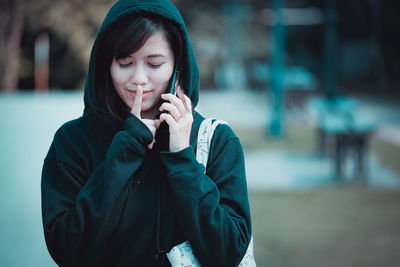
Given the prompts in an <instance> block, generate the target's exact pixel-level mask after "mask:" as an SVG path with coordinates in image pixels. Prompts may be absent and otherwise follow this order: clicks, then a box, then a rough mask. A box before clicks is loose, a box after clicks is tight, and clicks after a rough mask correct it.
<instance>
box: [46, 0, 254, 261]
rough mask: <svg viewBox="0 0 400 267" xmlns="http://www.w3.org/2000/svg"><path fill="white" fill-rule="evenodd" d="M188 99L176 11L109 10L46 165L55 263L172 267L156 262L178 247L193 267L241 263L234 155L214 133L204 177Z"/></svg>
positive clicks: (240, 184)
mask: <svg viewBox="0 0 400 267" xmlns="http://www.w3.org/2000/svg"><path fill="white" fill-rule="evenodd" d="M175 72H177V83H175V84H172V86H173V87H174V88H175V90H176V91H177V94H176V95H175V94H171V93H169V89H170V87H171V80H172V77H173V76H174V73H175ZM198 97H199V73H198V66H197V63H196V59H195V56H194V53H193V50H192V46H191V43H190V39H189V36H188V33H187V31H186V27H185V24H184V22H183V19H182V17H181V15H180V14H179V12H178V10H177V9H176V8H175V7H174V6H173V5H172V4H171V3H170V2H169V1H167V0H154V1H145V0H144V1H135V0H120V1H118V2H117V3H116V4H115V5H114V6H113V7H112V9H111V10H110V11H109V13H108V14H107V16H106V18H105V20H104V22H103V25H102V27H101V29H100V31H99V33H98V35H97V38H96V41H95V42H94V45H93V49H92V53H91V58H90V65H89V73H88V76H87V82H86V86H85V95H84V102H85V110H84V112H83V115H82V116H81V117H80V118H78V119H76V120H73V121H70V122H67V123H65V124H64V125H63V126H62V127H61V128H60V129H59V130H58V131H57V132H56V134H55V136H54V140H53V142H52V144H51V147H50V149H49V152H48V154H47V156H46V158H45V161H44V166H43V173H42V211H43V225H44V233H45V239H46V243H47V247H48V249H49V251H50V254H51V256H52V257H53V259H54V260H55V262H56V263H57V264H59V265H62V266H170V263H169V262H168V259H167V258H166V253H167V252H168V251H170V250H171V248H173V247H174V246H176V245H178V244H180V243H182V242H184V241H186V240H188V241H189V243H190V244H191V247H192V249H193V252H194V254H195V255H196V257H197V258H198V259H199V261H200V262H201V264H202V265H203V266H236V265H237V264H238V263H239V262H240V260H241V259H242V257H243V255H244V254H245V252H246V249H247V247H248V245H249V242H250V237H251V223H250V210H249V203H248V196H247V186H246V178H245V169H244V159H243V151H242V148H241V145H240V142H239V139H238V138H237V137H236V135H235V134H234V133H233V131H232V130H231V129H230V128H229V126H227V125H219V126H218V127H217V129H216V130H215V133H214V136H213V139H212V143H211V148H210V154H209V160H208V164H207V168H206V173H204V171H205V169H204V167H203V166H202V165H201V164H200V163H198V162H197V160H196V143H197V133H198V129H199V125H200V123H201V122H202V121H203V120H204V118H203V117H202V116H201V115H200V114H199V113H197V112H196V111H194V107H195V106H196V104H197V102H198Z"/></svg>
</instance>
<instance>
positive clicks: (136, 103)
mask: <svg viewBox="0 0 400 267" xmlns="http://www.w3.org/2000/svg"><path fill="white" fill-rule="evenodd" d="M142 95H143V89H142V86H140V85H138V86H137V89H136V95H135V99H134V100H133V106H132V109H131V113H132V114H133V115H135V116H136V117H138V118H140V112H141V110H142Z"/></svg>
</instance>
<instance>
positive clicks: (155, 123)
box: [131, 85, 160, 149]
mask: <svg viewBox="0 0 400 267" xmlns="http://www.w3.org/2000/svg"><path fill="white" fill-rule="evenodd" d="M142 96H143V88H142V86H140V85H138V86H137V90H136V95H135V100H134V101H133V106H132V109H131V113H132V114H133V115H135V116H136V117H137V118H138V119H139V120H141V121H142V122H143V123H144V124H145V125H146V126H147V127H148V128H149V130H150V132H151V133H152V134H153V141H152V142H151V143H150V144H148V145H147V147H148V148H149V149H152V148H153V145H154V143H155V142H156V140H155V136H156V131H157V129H158V127H160V120H149V119H142V117H141V110H142Z"/></svg>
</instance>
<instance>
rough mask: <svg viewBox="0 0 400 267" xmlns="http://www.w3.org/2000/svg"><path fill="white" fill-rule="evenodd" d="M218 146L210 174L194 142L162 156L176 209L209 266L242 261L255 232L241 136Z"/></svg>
mask: <svg viewBox="0 0 400 267" xmlns="http://www.w3.org/2000/svg"><path fill="white" fill-rule="evenodd" d="M222 127H228V126H222ZM218 128H219V127H218ZM218 128H217V130H218ZM229 129H230V128H229ZM216 133H217V131H216V132H215V134H216ZM215 134H214V136H215ZM217 141H218V142H217V143H219V142H220V141H222V140H217ZM215 146H218V148H215V149H214V151H213V157H212V158H210V160H211V162H210V160H209V163H208V166H207V174H204V167H203V165H201V164H200V163H198V162H197V160H196V156H195V153H194V150H193V148H192V147H191V146H190V147H188V148H186V149H184V150H181V151H179V152H175V153H171V152H164V153H163V155H162V158H163V161H164V164H165V166H166V169H167V179H168V181H169V184H170V190H171V193H170V197H171V199H172V203H173V209H174V213H175V215H176V217H177V220H178V223H179V224H180V226H181V228H182V230H183V232H184V234H185V235H186V237H187V239H188V240H189V243H190V244H191V246H192V248H193V250H194V253H195V255H196V256H197V257H198V258H199V260H200V261H201V262H202V264H203V265H204V266H237V264H238V263H239V262H240V260H241V259H242V257H243V256H244V254H245V252H246V249H247V247H248V244H249V242H250V238H251V221H250V208H249V202H248V194H247V185H246V177H245V168H244V157H243V150H242V147H241V145H240V142H239V139H238V138H229V139H228V140H227V141H226V140H225V142H224V143H223V144H218V145H215Z"/></svg>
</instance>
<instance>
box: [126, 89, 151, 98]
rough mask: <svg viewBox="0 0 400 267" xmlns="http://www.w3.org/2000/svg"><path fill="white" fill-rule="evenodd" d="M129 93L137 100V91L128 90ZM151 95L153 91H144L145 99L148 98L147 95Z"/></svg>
mask: <svg viewBox="0 0 400 267" xmlns="http://www.w3.org/2000/svg"><path fill="white" fill-rule="evenodd" d="M128 92H129V94H130V95H131V96H132V97H133V98H135V97H136V90H132V91H131V90H128ZM149 93H151V90H146V91H145V90H143V96H142V97H143V98H144V97H145V96H146V95H148V94H149Z"/></svg>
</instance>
